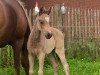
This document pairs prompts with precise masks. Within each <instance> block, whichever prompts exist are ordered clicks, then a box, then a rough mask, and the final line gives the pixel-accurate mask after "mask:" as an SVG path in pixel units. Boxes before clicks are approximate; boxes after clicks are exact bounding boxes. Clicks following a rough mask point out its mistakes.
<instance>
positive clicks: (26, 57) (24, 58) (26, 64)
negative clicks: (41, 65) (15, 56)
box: [21, 45, 29, 75]
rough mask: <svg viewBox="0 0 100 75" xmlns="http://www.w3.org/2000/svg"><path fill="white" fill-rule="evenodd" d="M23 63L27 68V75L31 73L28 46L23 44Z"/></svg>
mask: <svg viewBox="0 0 100 75" xmlns="http://www.w3.org/2000/svg"><path fill="white" fill-rule="evenodd" d="M21 63H22V66H23V68H24V69H25V72H26V75H29V60H28V51H27V46H25V45H24V46H23V48H22V52H21Z"/></svg>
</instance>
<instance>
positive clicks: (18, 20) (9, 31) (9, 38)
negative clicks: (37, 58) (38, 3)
mask: <svg viewBox="0 0 100 75" xmlns="http://www.w3.org/2000/svg"><path fill="white" fill-rule="evenodd" d="M29 32H30V31H29V27H28V21H27V18H26V15H25V12H24V10H23V9H22V7H21V6H20V4H19V3H18V1H17V0H0V47H4V46H5V45H7V44H9V45H11V46H12V47H13V51H14V67H15V72H16V74H15V75H20V73H19V70H20V54H21V61H22V65H23V67H24V68H25V72H26V75H29V73H28V71H29V63H28V56H27V55H28V54H27V53H28V52H27V46H26V43H27V38H28V35H29Z"/></svg>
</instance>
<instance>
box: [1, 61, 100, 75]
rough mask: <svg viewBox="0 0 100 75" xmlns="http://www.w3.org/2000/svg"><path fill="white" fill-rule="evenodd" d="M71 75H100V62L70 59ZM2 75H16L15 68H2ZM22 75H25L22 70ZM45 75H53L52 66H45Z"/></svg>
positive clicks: (60, 74)
mask: <svg viewBox="0 0 100 75" xmlns="http://www.w3.org/2000/svg"><path fill="white" fill-rule="evenodd" d="M68 63H69V65H70V75H100V61H88V60H85V59H82V60H81V59H79V60H78V59H69V60H68ZM37 70H38V68H37V65H36V66H35V75H37ZM0 75H14V68H12V67H8V68H0ZM21 75H25V73H24V70H23V69H22V68H21ZM44 75H53V68H52V66H51V65H47V64H46V65H45V67H44ZM59 75H64V71H63V67H62V65H60V67H59Z"/></svg>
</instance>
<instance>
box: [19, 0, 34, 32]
mask: <svg viewBox="0 0 100 75" xmlns="http://www.w3.org/2000/svg"><path fill="white" fill-rule="evenodd" d="M17 1H18V3H19V4H20V5H21V7H22V9H23V10H24V12H25V16H26V18H27V21H28V23H29V28H30V31H31V30H32V22H31V20H30V18H29V16H28V13H27V9H25V8H24V3H23V2H21V1H20V0H17Z"/></svg>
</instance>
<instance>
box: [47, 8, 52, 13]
mask: <svg viewBox="0 0 100 75" xmlns="http://www.w3.org/2000/svg"><path fill="white" fill-rule="evenodd" d="M51 10H52V7H49V9H48V12H47V14H48V15H49V14H50V13H51Z"/></svg>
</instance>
